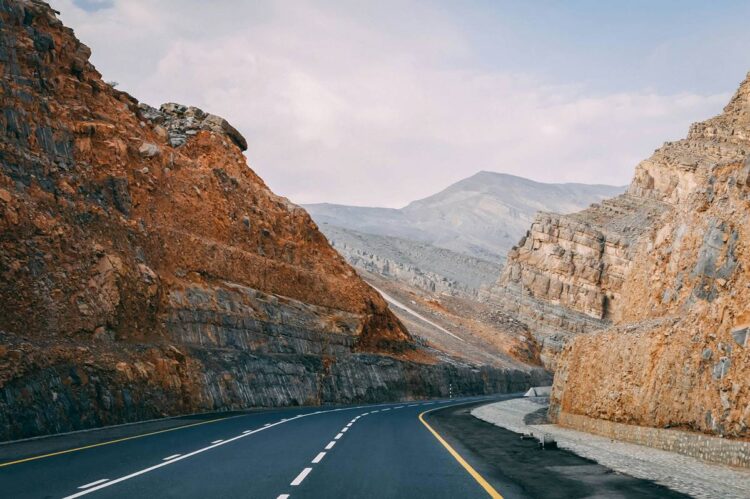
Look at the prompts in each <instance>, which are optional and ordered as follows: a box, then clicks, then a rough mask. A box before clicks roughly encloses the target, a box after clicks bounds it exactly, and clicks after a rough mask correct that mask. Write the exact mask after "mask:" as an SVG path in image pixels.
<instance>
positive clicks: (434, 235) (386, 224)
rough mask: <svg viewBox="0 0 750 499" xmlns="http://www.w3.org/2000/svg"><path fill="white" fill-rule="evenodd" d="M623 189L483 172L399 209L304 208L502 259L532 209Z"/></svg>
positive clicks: (321, 220) (567, 207)
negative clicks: (536, 180) (550, 182)
mask: <svg viewBox="0 0 750 499" xmlns="http://www.w3.org/2000/svg"><path fill="white" fill-rule="evenodd" d="M623 190H624V188H622V187H613V186H606V185H585V184H544V183H541V182H534V181H532V180H528V179H525V178H521V177H516V176H514V175H507V174H503V173H494V172H486V171H483V172H479V173H477V174H475V175H473V176H471V177H469V178H466V179H464V180H461V181H459V182H456V183H455V184H453V185H451V186H449V187H447V188H446V189H444V190H442V191H440V192H438V193H437V194H434V195H432V196H429V197H427V198H424V199H420V200H417V201H413V202H411V203H409V205H407V206H406V207H404V208H401V209H388V208H364V207H356V206H343V205H335V204H313V205H306V206H305V208H306V209H307V210H308V211H309V213H310V215H311V216H312V217H313V219H314V220H315V221H316V222H317V223H318V224H319V225H324V224H328V225H333V226H336V227H341V228H345V229H350V230H356V231H358V232H363V233H368V234H376V235H381V236H393V237H398V238H402V239H411V240H414V241H420V242H426V243H429V244H432V245H433V246H437V247H439V248H445V249H449V250H451V251H455V252H457V253H463V254H465V255H469V256H473V257H475V258H479V259H482V260H487V261H490V262H495V263H502V262H503V261H504V259H505V254H506V253H507V252H508V250H509V249H510V248H511V247H512V246H513V245H514V244H515V243H516V242H517V241H518V239H519V238H520V237H521V236H522V235H523V234H524V233H525V232H526V229H527V228H528V226H529V224H530V223H531V221H532V220H533V218H534V215H535V214H536V212H538V211H555V212H560V213H569V212H572V211H576V210H580V209H582V208H585V207H587V206H588V205H589V204H591V203H594V202H597V201H601V200H602V199H606V198H609V197H612V196H616V195H617V194H620V193H621V192H622V191H623Z"/></svg>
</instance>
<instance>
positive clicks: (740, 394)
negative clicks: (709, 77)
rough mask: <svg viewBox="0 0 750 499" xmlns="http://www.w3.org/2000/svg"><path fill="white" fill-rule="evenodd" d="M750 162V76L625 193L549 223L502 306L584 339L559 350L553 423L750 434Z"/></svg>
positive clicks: (536, 231) (516, 262) (528, 247)
mask: <svg viewBox="0 0 750 499" xmlns="http://www.w3.org/2000/svg"><path fill="white" fill-rule="evenodd" d="M749 154H750V75H748V78H747V79H746V80H745V81H744V82H743V83H742V84H741V86H740V88H739V90H738V91H737V93H736V94H735V96H734V97H733V98H732V100H731V102H730V103H729V104H728V105H727V106H726V108H725V109H724V111H723V113H722V114H720V115H719V116H717V117H715V118H712V119H709V120H708V121H705V122H703V123H698V124H695V125H693V126H692V127H691V128H690V132H689V134H688V136H687V138H686V139H684V140H680V141H677V142H672V143H666V144H665V145H664V146H663V147H661V148H660V149H658V150H657V151H656V152H655V153H654V155H653V156H652V157H651V158H649V159H647V160H645V161H643V162H642V163H640V164H639V165H638V167H637V169H636V173H635V177H634V180H633V182H632V184H631V185H630V187H629V189H628V191H627V193H626V194H624V195H622V196H620V197H619V198H616V199H614V200H612V201H609V202H606V203H602V204H601V205H598V206H594V207H592V208H590V209H589V210H585V211H583V212H580V213H578V214H575V215H572V216H567V217H560V216H547V215H541V216H540V217H539V218H538V219H537V222H536V223H535V224H534V226H532V229H531V231H530V232H529V235H527V237H526V238H525V240H524V241H522V244H521V245H520V247H518V248H517V249H516V250H514V252H513V253H512V255H511V257H510V258H509V264H508V267H507V269H506V271H505V274H504V275H503V277H502V279H501V280H500V282H499V285H498V287H497V288H496V289H495V290H494V297H495V299H498V300H500V301H501V302H503V303H511V304H512V305H515V304H517V305H516V306H517V307H518V309H519V310H521V315H525V316H526V317H527V318H530V322H532V323H534V324H536V325H537V327H538V328H539V330H540V331H541V334H542V335H545V334H549V333H550V332H551V333H554V332H556V331H557V332H559V333H561V334H562V335H564V336H566V337H572V339H571V340H570V341H569V342H568V343H567V344H566V345H565V347H564V350H563V351H562V353H561V354H560V356H559V357H556V356H555V355H554V352H552V353H551V354H550V358H551V359H552V360H553V362H555V359H556V364H557V371H556V374H555V385H554V390H553V396H552V407H551V415H552V416H553V417H554V416H557V415H559V414H560V412H566V413H571V414H578V415H584V416H588V417H592V418H601V419H606V420H610V421H616V422H621V423H629V424H637V425H646V426H659V427H677V428H684V429H691V430H698V431H703V432H708V433H716V434H719V435H724V436H728V437H744V438H747V437H750V429H749V427H750V354H749V353H748V352H749V350H748V347H750V345H749V344H748V339H747V336H748V323H750V311H748V303H749V300H750V274H749V273H748V272H749V271H750V269H748V268H747V265H744V263H743V262H746V261H748V257H750V255H748V254H747V251H748V250H747V248H748V247H749V246H748V245H749V244H750V232H749V231H748V229H747V227H748V222H749V221H750V220H748V219H749V217H750V178H749V175H750V157H749ZM524 307H525V308H524ZM527 309H528V310H532V309H533V312H531V313H528V312H527V311H526V310H527ZM543 313H549V315H548V316H546V317H545V316H543ZM535 314H536V315H535ZM597 329H600V330H601V331H599V332H595V333H593V334H576V333H586V332H591V331H594V330H597ZM545 331H546V332H545Z"/></svg>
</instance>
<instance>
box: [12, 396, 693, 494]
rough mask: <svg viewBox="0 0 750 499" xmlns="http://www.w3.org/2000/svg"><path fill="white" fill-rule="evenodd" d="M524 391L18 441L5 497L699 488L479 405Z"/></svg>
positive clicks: (202, 418) (190, 420)
mask: <svg viewBox="0 0 750 499" xmlns="http://www.w3.org/2000/svg"><path fill="white" fill-rule="evenodd" d="M516 396H519V394H515V395H504V396H494V397H478V398H465V399H454V400H436V401H414V402H400V403H392V404H378V405H364V406H347V407H323V408H309V407H307V408H296V409H276V410H266V411H249V412H243V413H239V414H224V415H198V416H188V417H182V418H176V419H171V420H159V421H153V422H146V423H139V424H135V425H129V426H128V425H124V426H118V427H111V428H105V429H100V430H95V431H91V432H80V433H73V434H68V435H62V436H55V437H49V438H43V439H38V440H30V441H23V442H17V443H10V444H5V445H0V497H1V498H3V499H4V498H13V499H15V498H56V499H59V498H71V499H72V498H76V497H86V498H92V499H93V498H100V497H101V498H110V497H118V498H124V497H127V498H150V497H159V498H161V497H179V498H193V497H195V498H206V497H216V498H240V497H241V498H248V497H249V498H269V499H288V498H292V499H298V498H300V499H302V498H409V499H411V498H429V499H440V498H475V497H476V498H480V497H484V498H486V497H495V498H500V497H504V498H506V499H522V498H523V499H526V498H539V497H544V498H545V499H568V498H578V497H581V498H583V497H620V498H659V499H668V498H669V499H672V498H674V499H677V498H684V497H685V496H683V495H681V494H678V493H675V492H673V491H670V490H668V489H666V488H664V487H662V486H659V485H657V484H654V483H652V482H648V481H645V480H638V479H635V478H633V477H629V476H627V475H622V474H619V473H614V472H612V470H609V469H607V468H605V467H603V466H600V465H598V464H596V463H594V462H592V461H589V460H587V459H584V458H581V457H579V456H576V455H575V454H573V453H571V452H569V451H565V450H556V451H542V450H540V449H539V447H538V446H537V445H536V443H535V442H533V441H529V440H522V439H520V438H519V435H517V434H515V433H512V432H509V431H507V430H503V429H501V428H498V427H496V426H494V425H491V424H488V423H485V422H484V421H480V420H478V419H476V418H474V417H473V416H471V414H470V408H471V407H472V406H475V405H477V404H479V403H484V402H485V401H486V402H489V401H492V400H498V399H502V398H509V397H516ZM501 494H502V495H501Z"/></svg>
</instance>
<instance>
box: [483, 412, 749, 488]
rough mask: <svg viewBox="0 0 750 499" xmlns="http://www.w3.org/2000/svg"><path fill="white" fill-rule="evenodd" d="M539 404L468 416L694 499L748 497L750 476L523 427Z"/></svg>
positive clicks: (546, 427) (565, 432) (549, 428)
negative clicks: (545, 438) (546, 438)
mask: <svg viewBox="0 0 750 499" xmlns="http://www.w3.org/2000/svg"><path fill="white" fill-rule="evenodd" d="M543 404H544V400H543V399H513V400H507V401H502V402H497V403H493V404H488V405H483V406H480V407H477V408H475V409H474V410H473V411H472V414H473V415H474V416H475V417H477V418H479V419H481V420H483V421H486V422H489V423H492V424H494V425H496V426H499V427H502V428H506V429H508V430H511V431H514V432H517V433H534V434H539V433H548V434H551V435H552V436H553V437H554V438H555V440H557V443H558V445H559V446H560V447H561V448H563V449H568V450H570V451H572V452H575V453H576V454H578V455H579V456H582V457H586V458H589V459H592V460H594V461H596V462H598V463H600V464H602V465H604V466H606V467H608V468H611V469H613V470H616V471H618V472H620V473H627V474H628V475H631V476H634V477H638V478H643V479H646V480H653V481H654V482H656V483H659V484H662V485H665V486H667V487H669V488H670V489H672V490H676V491H680V492H683V493H685V494H689V495H691V496H693V497H698V498H707V499H708V498H716V497H722V498H738V499H739V498H742V499H744V498H747V497H750V472H747V471H745V470H740V469H735V468H730V467H728V466H721V465H713V464H707V463H704V462H702V461H700V460H698V459H695V458H691V457H688V456H683V455H680V454H675V453H671V452H666V451H662V450H659V449H653V448H650V447H644V446H641V445H635V444H629V443H624V442H618V441H614V440H610V439H608V438H604V437H600V436H597V435H592V434H589V433H584V432H580V431H575V430H570V429H567V428H561V427H559V426H557V425H550V424H527V423H526V422H524V420H525V419H526V420H527V421H528V420H529V419H530V415H533V414H534V413H536V412H538V410H539V409H540V408H542V407H543V406H544V405H543Z"/></svg>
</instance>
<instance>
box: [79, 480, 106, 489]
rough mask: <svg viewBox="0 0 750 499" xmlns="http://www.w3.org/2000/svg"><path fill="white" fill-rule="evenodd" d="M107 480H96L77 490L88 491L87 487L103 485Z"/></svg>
mask: <svg viewBox="0 0 750 499" xmlns="http://www.w3.org/2000/svg"><path fill="white" fill-rule="evenodd" d="M107 480H109V478H102V479H101V480H97V481H95V482H91V483H87V484H86V485H81V486H80V487H78V488H79V489H88V488H89V487H93V486H94V485H99V484H100V483H104V482H106V481H107Z"/></svg>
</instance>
